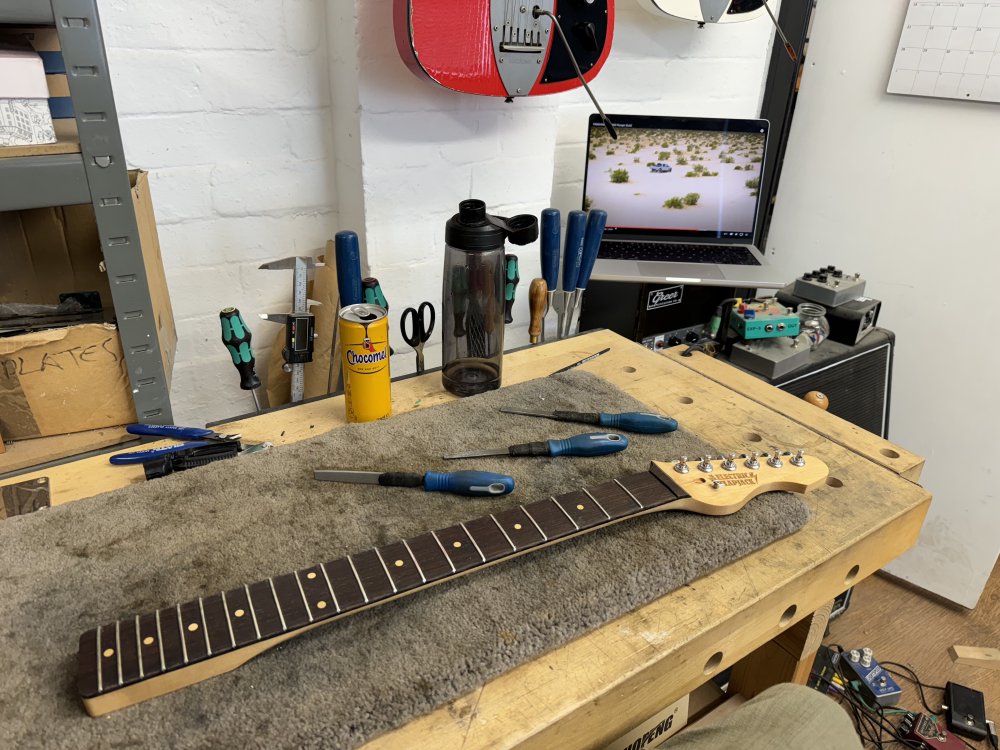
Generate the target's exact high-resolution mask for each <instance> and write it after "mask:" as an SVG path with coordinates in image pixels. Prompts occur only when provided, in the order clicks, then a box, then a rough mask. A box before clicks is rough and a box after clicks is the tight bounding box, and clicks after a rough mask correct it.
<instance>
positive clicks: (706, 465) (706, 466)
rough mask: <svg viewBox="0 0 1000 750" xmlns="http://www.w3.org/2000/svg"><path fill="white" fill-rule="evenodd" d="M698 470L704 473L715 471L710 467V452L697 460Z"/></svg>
mask: <svg viewBox="0 0 1000 750" xmlns="http://www.w3.org/2000/svg"><path fill="white" fill-rule="evenodd" d="M698 471H703V472H705V473H706V474H711V473H712V472H713V471H715V470H714V469H713V468H712V456H711V455H710V454H709V455H706V456H705V457H704V458H702V459H701V461H699V463H698Z"/></svg>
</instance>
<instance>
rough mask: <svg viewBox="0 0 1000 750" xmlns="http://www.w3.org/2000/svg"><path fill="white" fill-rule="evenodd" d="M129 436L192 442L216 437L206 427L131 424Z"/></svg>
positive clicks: (128, 428) (212, 431)
mask: <svg viewBox="0 0 1000 750" xmlns="http://www.w3.org/2000/svg"><path fill="white" fill-rule="evenodd" d="M125 432H127V433H128V434H129V435H154V436H156V437H166V438H173V439H174V440H192V439H197V438H203V437H208V436H209V435H214V434H215V431H214V430H209V429H208V428H206V427H180V426H178V425H175V424H130V425H128V426H127V427H126V428H125Z"/></svg>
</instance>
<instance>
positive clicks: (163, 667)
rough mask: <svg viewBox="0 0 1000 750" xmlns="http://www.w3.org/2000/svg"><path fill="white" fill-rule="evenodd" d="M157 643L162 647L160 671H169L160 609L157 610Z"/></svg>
mask: <svg viewBox="0 0 1000 750" xmlns="http://www.w3.org/2000/svg"><path fill="white" fill-rule="evenodd" d="M156 643H157V645H158V646H159V647H160V671H161V672H166V671H167V659H166V657H165V656H164V653H163V630H162V629H161V628H160V610H156Z"/></svg>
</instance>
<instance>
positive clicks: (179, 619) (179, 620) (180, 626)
mask: <svg viewBox="0 0 1000 750" xmlns="http://www.w3.org/2000/svg"><path fill="white" fill-rule="evenodd" d="M177 629H178V630H179V631H180V634H181V653H182V654H184V663H185V664H187V663H188V647H187V641H185V640H184V618H182V617H181V605H180V604H178V605H177Z"/></svg>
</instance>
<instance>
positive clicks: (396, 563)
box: [394, 560, 403, 568]
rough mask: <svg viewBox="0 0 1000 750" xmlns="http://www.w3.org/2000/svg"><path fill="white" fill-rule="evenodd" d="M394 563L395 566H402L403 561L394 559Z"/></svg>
mask: <svg viewBox="0 0 1000 750" xmlns="http://www.w3.org/2000/svg"><path fill="white" fill-rule="evenodd" d="M394 564H395V566H396V567H397V568H402V567H403V561H402V560H396V562H395V563H394Z"/></svg>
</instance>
